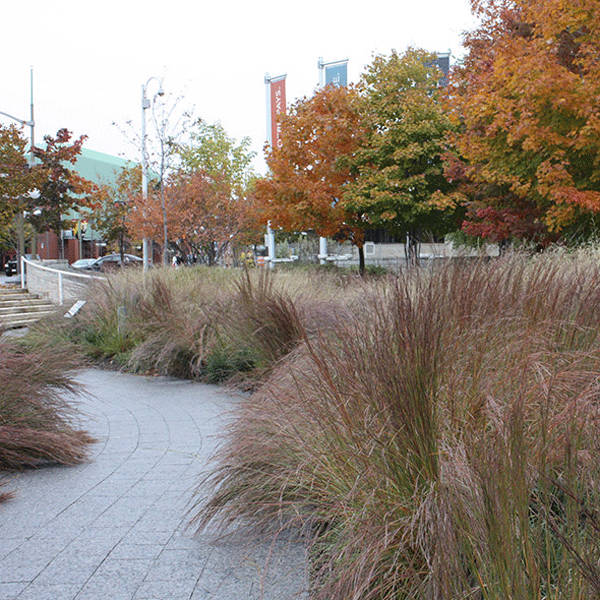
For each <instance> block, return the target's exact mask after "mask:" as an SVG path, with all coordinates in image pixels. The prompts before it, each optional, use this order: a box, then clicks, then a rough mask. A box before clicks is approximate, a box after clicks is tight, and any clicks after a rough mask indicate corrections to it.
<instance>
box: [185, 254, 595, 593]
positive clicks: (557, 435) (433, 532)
mask: <svg viewBox="0 0 600 600" xmlns="http://www.w3.org/2000/svg"><path fill="white" fill-rule="evenodd" d="M362 293H363V294H364V297H363V298H362V300H360V301H359V300H358V299H356V298H354V300H353V303H351V306H350V307H349V308H348V306H347V307H346V308H344V309H343V310H338V311H336V314H337V315H340V318H337V319H335V320H334V321H333V322H332V324H331V326H330V327H328V328H327V329H326V330H323V331H319V330H318V328H317V329H316V330H314V331H312V332H310V333H309V332H308V331H307V330H306V329H304V330H303V333H302V332H300V331H299V332H297V334H295V335H296V337H297V338H301V339H302V343H301V344H300V345H298V346H297V347H296V349H295V350H293V351H292V352H291V353H290V354H288V355H287V358H285V359H284V360H283V361H281V362H279V363H277V364H276V366H275V367H274V369H273V370H272V372H271V374H270V376H269V378H268V380H267V381H266V383H265V384H264V386H263V387H262V388H260V389H259V390H258V391H257V392H256V393H255V394H254V395H253V396H252V397H250V398H248V399H247V400H245V401H244V402H243V404H242V406H241V408H240V412H239V415H238V418H237V419H236V421H235V422H234V423H233V424H232V426H231V428H230V430H229V432H228V437H227V440H226V443H225V444H224V446H223V448H222V449H221V451H220V454H219V455H218V457H217V462H216V464H215V467H214V469H213V471H212V472H211V474H210V476H209V477H208V479H207V481H206V482H205V485H209V486H210V490H211V492H210V493H211V496H210V498H209V500H208V502H207V503H205V502H204V501H203V502H201V503H199V504H198V506H197V509H196V510H197V513H196V515H195V522H196V523H197V525H198V526H199V527H203V526H205V525H207V524H208V523H209V522H211V521H213V520H218V521H219V522H220V523H221V524H222V525H223V526H226V525H227V524H228V523H229V522H232V521H234V520H237V519H239V518H240V517H245V518H246V519H248V521H249V522H250V523H252V524H253V525H255V526H257V527H259V528H267V529H273V528H274V529H275V530H280V529H281V528H286V527H292V526H293V527H298V526H299V527H301V528H302V529H303V530H304V531H305V532H306V534H307V535H308V538H309V540H310V553H311V557H312V592H311V594H312V597H314V598H322V599H328V600H337V599H339V600H349V599H356V600H358V599H361V600H375V599H377V600H392V599H393V600H398V599H408V598H412V599H436V600H437V599H440V600H441V599H444V600H449V599H459V598H460V599H463V598H475V599H481V600H484V599H485V600H500V599H506V598H513V599H515V600H534V599H535V600H542V599H553V600H559V599H560V600H562V599H565V600H566V599H569V600H584V599H589V598H597V597H600V514H599V507H600V488H599V486H600V460H599V457H600V452H599V451H600V395H599V388H598V381H599V375H600V343H599V340H598V331H599V328H600V266H598V261H597V260H596V259H595V257H594V256H592V255H586V254H584V253H580V254H577V255H574V256H569V255H556V256H542V257H537V258H533V259H532V258H529V257H522V256H513V257H508V258H505V259H502V260H498V261H495V262H493V263H488V264H484V263H478V264H469V265H464V264H457V263H452V264H449V265H447V266H446V267H444V268H440V269H437V270H435V271H424V270H419V271H414V272H411V273H409V274H403V275H402V276H401V277H400V278H398V279H396V280H385V281H380V282H378V283H373V284H372V285H371V286H369V287H368V288H365V289H363V290H362ZM300 334H301V335H300ZM203 489H204V488H203ZM203 493H204V492H203Z"/></svg>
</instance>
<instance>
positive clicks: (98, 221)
mask: <svg viewBox="0 0 600 600" xmlns="http://www.w3.org/2000/svg"><path fill="white" fill-rule="evenodd" d="M141 178H142V174H141V166H139V165H136V166H130V167H123V168H122V169H121V170H120V171H119V172H118V173H117V177H116V180H115V182H114V183H113V184H105V185H101V186H98V188H97V192H96V195H95V200H96V208H95V210H94V212H93V215H92V222H93V226H94V229H95V230H96V231H98V233H100V235H102V237H103V239H104V240H105V241H106V242H107V243H108V244H115V243H116V244H117V245H118V248H119V253H120V255H121V261H122V260H123V254H124V253H125V247H126V245H127V244H128V243H129V240H131V239H139V238H140V234H139V232H137V230H136V229H133V228H131V227H130V226H129V224H130V218H129V215H130V212H131V211H132V210H134V207H135V200H136V199H137V197H138V196H141Z"/></svg>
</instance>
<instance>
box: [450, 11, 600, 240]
mask: <svg viewBox="0 0 600 600" xmlns="http://www.w3.org/2000/svg"><path fill="white" fill-rule="evenodd" d="M471 4H472V7H473V11H474V12H475V14H476V15H477V16H478V17H479V18H480V19H481V24H480V26H479V27H478V28H477V29H476V30H475V31H473V32H472V33H470V34H468V35H467V36H466V40H465V41H466V47H467V49H468V53H467V56H466V57H465V60H464V63H463V64H462V65H461V66H460V67H459V68H457V69H455V71H454V74H453V77H452V80H453V85H452V86H451V88H450V93H449V98H448V105H449V107H450V110H451V113H452V115H453V117H454V119H455V120H456V123H457V125H459V126H460V131H459V133H458V134H457V135H455V136H454V139H453V142H454V145H455V148H456V156H455V157H454V158H453V159H452V160H451V161H450V162H449V170H450V171H452V172H453V173H454V174H455V175H456V177H457V179H456V180H457V181H460V182H461V183H462V191H463V192H464V196H465V200H466V202H467V205H468V206H469V215H470V218H468V219H467V221H466V222H465V224H464V227H463V229H465V230H466V231H467V232H469V233H475V234H479V235H483V236H486V237H490V238H495V239H496V240H497V241H502V240H504V239H507V238H508V237H511V236H512V237H528V238H534V239H537V240H538V241H540V242H542V243H543V242H545V241H547V240H549V239H552V238H553V237H554V238H556V237H558V235H560V234H563V233H565V232H567V231H568V230H569V228H573V227H581V226H582V225H585V224H586V222H587V224H588V225H589V223H590V222H592V220H593V219H592V218H591V217H593V215H594V214H596V213H598V212H599V211H600V103H599V100H598V98H599V97H600V19H599V18H598V15H599V14H600V2H599V0H579V1H577V2H573V1H570V0H472V1H471ZM459 163H460V164H459Z"/></svg>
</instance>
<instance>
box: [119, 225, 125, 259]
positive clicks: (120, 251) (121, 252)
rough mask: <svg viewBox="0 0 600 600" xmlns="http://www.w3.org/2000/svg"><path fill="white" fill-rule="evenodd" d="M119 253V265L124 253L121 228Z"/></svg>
mask: <svg viewBox="0 0 600 600" xmlns="http://www.w3.org/2000/svg"><path fill="white" fill-rule="evenodd" d="M119 254H120V255H121V265H122V264H123V258H124V254H125V248H124V244H123V230H122V229H121V235H120V236H119Z"/></svg>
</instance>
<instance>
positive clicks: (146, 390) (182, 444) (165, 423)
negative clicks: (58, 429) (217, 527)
mask: <svg viewBox="0 0 600 600" xmlns="http://www.w3.org/2000/svg"><path fill="white" fill-rule="evenodd" d="M79 380H80V381H81V382H82V383H83V384H84V385H85V386H86V388H87V390H88V392H89V393H90V395H89V397H86V398H84V399H83V400H80V407H81V409H82V410H83V411H84V413H85V415H86V416H85V417H84V422H83V426H84V427H85V428H86V429H87V430H88V431H90V433H91V434H92V435H93V436H94V437H95V438H97V439H98V443H96V444H95V445H94V447H93V450H92V456H91V459H90V460H89V461H88V462H86V463H84V464H82V465H78V466H76V467H49V468H44V469H39V470H37V471H28V472H24V473H18V474H15V475H11V477H10V478H11V482H10V485H9V487H10V489H12V490H15V491H16V493H17V495H16V497H15V499H14V500H11V501H9V502H6V503H4V504H0V598H1V599H2V600H11V599H18V600H46V599H47V600H209V599H214V600H254V599H256V600H259V599H260V598H263V599H264V600H288V599H290V600H293V599H305V598H307V594H306V588H307V576H306V565H305V553H304V548H303V547H302V545H301V544H298V543H293V542H289V541H283V540H279V541H276V542H272V541H271V540H264V541H261V542H256V541H254V542H253V543H250V542H247V543H242V542H241V541H240V540H237V541H236V540H235V539H230V540H225V541H215V539H214V536H211V535H210V534H209V533H207V534H202V535H199V536H193V534H192V532H191V531H189V530H188V528H187V527H186V526H187V522H188V516H187V514H186V509H187V508H188V506H189V502H190V500H191V498H192V495H193V490H194V488H195V486H196V485H197V483H198V480H199V476H200V474H201V473H202V471H203V470H204V469H205V468H206V466H207V463H208V459H209V457H210V456H211V454H212V453H213V451H214V449H215V447H216V444H217V443H218V439H217V436H218V434H219V432H221V431H222V429H223V427H224V425H225V422H226V418H227V417H226V415H227V412H228V411H229V409H231V408H232V407H233V406H234V403H235V399H233V398H231V397H230V396H228V395H227V393H226V392H224V391H223V390H222V389H221V388H217V387H215V386H208V385H202V384H197V383H191V382H187V381H180V380H171V379H167V378H151V377H138V376H133V375H126V374H121V373H113V372H106V371H100V370H96V369H90V370H86V371H84V372H82V373H81V374H80V376H79Z"/></svg>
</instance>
